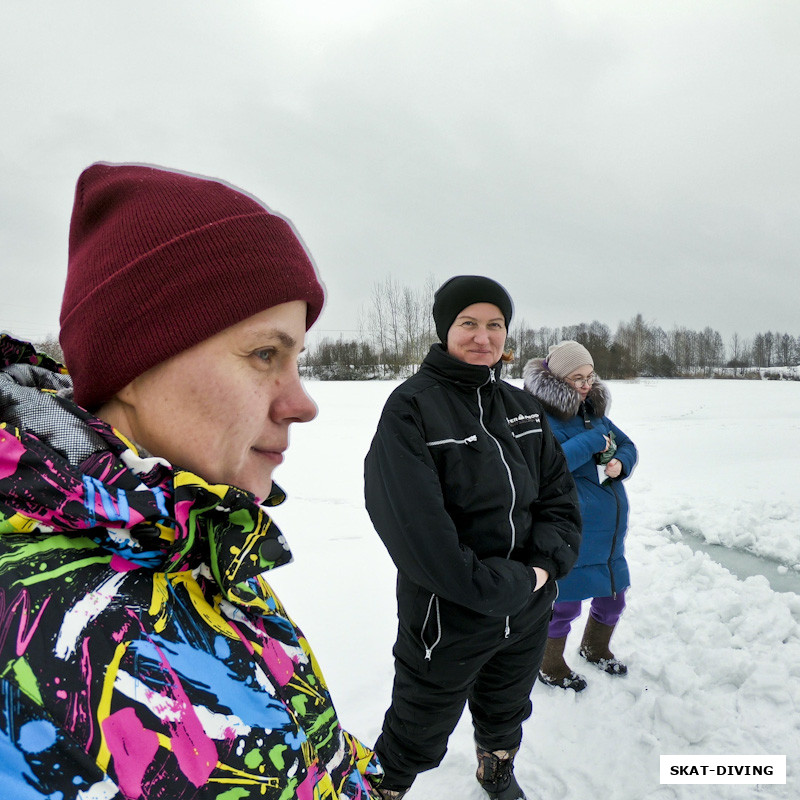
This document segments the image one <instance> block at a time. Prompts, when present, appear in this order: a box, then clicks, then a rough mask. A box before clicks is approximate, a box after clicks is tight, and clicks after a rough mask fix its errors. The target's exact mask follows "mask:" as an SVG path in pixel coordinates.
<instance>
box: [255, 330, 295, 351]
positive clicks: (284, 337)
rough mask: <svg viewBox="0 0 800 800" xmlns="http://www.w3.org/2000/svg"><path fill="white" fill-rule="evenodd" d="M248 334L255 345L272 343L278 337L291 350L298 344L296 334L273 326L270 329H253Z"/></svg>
mask: <svg viewBox="0 0 800 800" xmlns="http://www.w3.org/2000/svg"><path fill="white" fill-rule="evenodd" d="M248 334H249V336H248V338H249V340H250V341H251V342H252V343H253V346H258V345H259V344H272V343H273V342H274V341H275V340H276V339H277V341H278V342H280V344H282V345H283V346H284V347H285V348H286V349H287V350H291V349H292V348H294V347H296V346H297V339H295V338H294V336H290V335H289V334H288V333H286V331H282V330H280V328H272V329H271V330H268V331H263V330H252V331H248Z"/></svg>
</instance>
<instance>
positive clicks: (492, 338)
mask: <svg viewBox="0 0 800 800" xmlns="http://www.w3.org/2000/svg"><path fill="white" fill-rule="evenodd" d="M505 344H506V321H505V318H504V317H503V312H502V311H500V309H499V308H498V307H497V306H496V305H494V303H473V304H472V305H471V306H467V307H466V308H465V309H464V310H463V311H462V312H461V313H460V314H459V315H458V316H457V317H456V318H455V321H454V322H453V324H452V325H451V326H450V330H449V331H448V332H447V352H448V353H450V355H451V356H455V357H456V358H458V359H460V360H461V361H466V362H467V364H483V365H484V366H487V367H493V366H494V365H495V364H496V363H497V362H498V361H499V360H500V358H501V356H502V355H503V348H504V347H505Z"/></svg>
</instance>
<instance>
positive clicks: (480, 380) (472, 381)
mask: <svg viewBox="0 0 800 800" xmlns="http://www.w3.org/2000/svg"><path fill="white" fill-rule="evenodd" d="M420 371H421V372H430V373H433V374H434V375H435V376H436V378H437V379H438V380H440V381H443V382H446V383H450V384H452V385H453V386H455V387H457V388H460V389H476V388H478V387H481V386H484V385H486V384H496V383H497V382H498V381H499V380H500V373H501V372H502V371H503V362H502V361H498V362H497V363H496V364H495V365H494V366H493V367H486V366H483V365H481V364H467V363H466V361H461V360H460V359H458V358H455V357H454V356H451V355H450V353H448V352H447V350H446V349H445V347H444V345H443V344H442V343H441V342H436V343H435V344H432V345H431V349H430V350H429V351H428V355H427V356H425V360H424V361H423V362H422V367H421V368H420Z"/></svg>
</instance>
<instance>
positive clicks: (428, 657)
mask: <svg viewBox="0 0 800 800" xmlns="http://www.w3.org/2000/svg"><path fill="white" fill-rule="evenodd" d="M432 653H433V648H431V647H426V648H425V660H426V661H430V660H431V654H432Z"/></svg>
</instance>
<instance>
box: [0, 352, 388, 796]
mask: <svg viewBox="0 0 800 800" xmlns="http://www.w3.org/2000/svg"><path fill="white" fill-rule="evenodd" d="M69 386H70V380H69V377H68V376H67V375H66V374H65V371H64V369H63V368H62V367H61V366H60V365H59V364H57V363H56V362H54V361H52V360H50V359H49V358H47V357H46V356H41V355H39V354H37V353H36V352H35V350H34V349H33V348H32V347H31V346H30V345H26V344H24V343H21V342H18V341H16V340H14V339H11V338H10V337H8V336H1V337H0V412H1V413H0V420H1V421H2V424H1V425H0V691H1V692H2V697H0V786H1V787H2V788H1V789H0V795H2V796H3V797H9V798H11V797H13V798H14V800H42V798H50V799H51V800H54V799H55V798H58V800H69V798H76V800H110V798H164V800H166V799H167V798H169V800H188V798H215V800H243V799H244V798H267V800H279V799H280V800H290V798H298V799H303V800H305V799H307V800H356V799H358V800H366V799H367V798H372V797H375V793H374V792H375V790H374V789H371V788H370V780H372V781H373V782H374V783H376V784H377V783H378V782H379V780H380V778H379V776H380V772H381V771H380V767H379V766H378V764H377V761H376V760H375V757H374V755H373V753H372V751H371V750H369V749H367V748H366V747H365V746H364V745H362V744H361V743H360V742H359V741H358V740H356V739H355V738H354V737H352V736H351V735H350V734H348V733H347V732H345V731H344V730H342V728H341V726H340V724H339V721H338V719H337V716H336V711H335V709H334V706H333V703H332V702H331V698H330V695H329V694H328V689H327V687H326V685H325V681H324V679H323V677H322V673H321V672H320V670H319V666H318V665H317V663H316V661H315V659H314V655H313V653H312V652H311V649H310V647H309V645H308V642H307V641H306V640H305V639H304V637H303V634H302V633H301V632H300V630H299V629H298V628H297V626H296V625H295V624H294V623H293V622H292V620H291V619H290V618H289V616H288V615H287V613H286V611H285V610H284V608H283V606H282V605H281V603H280V601H279V600H278V598H277V597H276V596H275V594H274V593H273V592H272V590H271V589H270V586H269V585H268V584H267V582H266V580H265V579H264V573H265V572H266V571H267V570H269V569H271V568H273V567H277V566H279V565H282V564H285V563H287V562H288V561H290V560H291V553H290V551H289V549H288V547H287V545H286V542H285V541H284V539H283V536H282V535H281V534H280V532H279V531H278V530H277V529H276V527H275V525H274V524H273V523H272V522H271V520H270V518H269V516H268V515H267V513H266V510H265V506H267V505H276V504H277V503H280V502H281V501H282V500H283V499H284V497H283V495H282V493H281V492H280V490H278V489H277V487H275V490H274V492H273V494H272V496H271V497H270V498H269V499H268V501H267V502H266V503H265V505H264V506H261V505H258V504H257V503H256V502H254V500H253V497H252V495H250V494H248V493H246V492H243V491H240V490H238V489H235V488H232V487H229V486H222V485H210V484H207V483H205V482H204V481H203V480H201V479H200V478H199V477H198V476H196V475H193V474H191V473H188V472H182V471H180V470H177V469H175V470H173V468H172V467H171V466H170V465H169V464H167V463H166V462H165V461H163V460H162V459H158V458H151V457H147V456H146V454H140V453H138V452H137V450H136V448H135V447H134V446H133V445H132V444H131V443H129V442H127V441H125V440H124V439H123V438H121V437H120V436H119V435H118V433H116V432H115V431H114V430H113V429H111V428H110V427H109V426H107V425H106V424H105V423H103V422H102V421H100V420H98V419H96V418H94V417H92V416H91V415H90V414H88V413H87V412H85V411H83V410H82V409H80V408H79V407H78V406H76V405H75V404H74V403H73V402H72V401H71V400H70V399H69V395H70V392H69Z"/></svg>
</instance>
